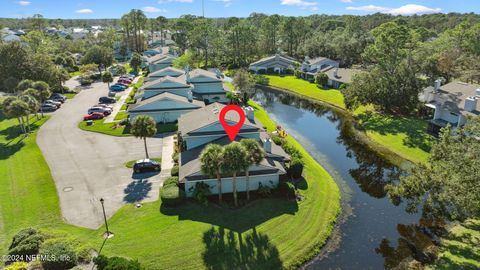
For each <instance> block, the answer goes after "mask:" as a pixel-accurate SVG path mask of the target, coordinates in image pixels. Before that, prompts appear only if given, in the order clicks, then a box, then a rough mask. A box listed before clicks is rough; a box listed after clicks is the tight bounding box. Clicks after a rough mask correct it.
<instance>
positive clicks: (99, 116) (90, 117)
mask: <svg viewBox="0 0 480 270" xmlns="http://www.w3.org/2000/svg"><path fill="white" fill-rule="evenodd" d="M103 117H105V116H104V115H103V113H99V112H94V113H92V114H87V115H85V116H83V121H86V120H97V119H103Z"/></svg>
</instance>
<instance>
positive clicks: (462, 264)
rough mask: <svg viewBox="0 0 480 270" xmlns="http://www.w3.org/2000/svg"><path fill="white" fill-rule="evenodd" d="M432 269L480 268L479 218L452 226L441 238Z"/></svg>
mask: <svg viewBox="0 0 480 270" xmlns="http://www.w3.org/2000/svg"><path fill="white" fill-rule="evenodd" d="M440 250H441V251H440V254H439V255H438V260H437V261H436V263H435V264H434V265H433V266H432V268H434V269H442V270H454V269H472V270H473V269H480V220H467V221H466V222H464V223H463V224H461V225H460V224H459V225H456V226H454V227H453V228H451V229H450V230H449V233H448V235H447V236H445V237H443V238H442V242H441V245H440Z"/></svg>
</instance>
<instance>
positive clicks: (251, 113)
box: [244, 106, 255, 121]
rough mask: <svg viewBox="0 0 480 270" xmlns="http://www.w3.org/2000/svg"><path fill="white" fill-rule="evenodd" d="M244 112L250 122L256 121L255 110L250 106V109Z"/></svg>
mask: <svg viewBox="0 0 480 270" xmlns="http://www.w3.org/2000/svg"><path fill="white" fill-rule="evenodd" d="M244 110H245V114H246V115H247V119H248V120H250V121H254V119H255V116H254V110H253V108H252V107H250V106H248V107H245V109H244Z"/></svg>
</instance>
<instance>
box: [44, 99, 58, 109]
mask: <svg viewBox="0 0 480 270" xmlns="http://www.w3.org/2000/svg"><path fill="white" fill-rule="evenodd" d="M43 104H52V105H55V106H57V108H60V106H62V103H61V102H60V101H55V100H51V99H47V100H45V101H44V102H43Z"/></svg>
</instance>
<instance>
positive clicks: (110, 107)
mask: <svg viewBox="0 0 480 270" xmlns="http://www.w3.org/2000/svg"><path fill="white" fill-rule="evenodd" d="M97 106H98V107H104V108H108V109H111V110H113V106H112V105H110V104H104V103H99V104H97V105H95V106H94V107H97Z"/></svg>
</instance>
